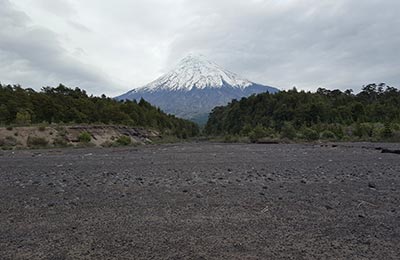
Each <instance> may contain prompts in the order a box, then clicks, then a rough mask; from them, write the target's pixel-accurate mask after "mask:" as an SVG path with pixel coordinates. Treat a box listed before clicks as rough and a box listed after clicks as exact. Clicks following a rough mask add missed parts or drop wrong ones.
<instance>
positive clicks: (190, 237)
mask: <svg viewBox="0 0 400 260" xmlns="http://www.w3.org/2000/svg"><path fill="white" fill-rule="evenodd" d="M377 147H379V148H381V147H384V148H382V149H386V148H387V149H398V148H399V145H398V144H368V143H363V144H353V143H343V144H334V145H330V144H323V145H311V144H308V145H307V144H254V145H247V144H215V143H189V144H178V145H157V146H144V147H136V148H134V147H132V148H106V149H99V148H90V149H64V150H35V151H0V198H1V199H0V259H13V260H14V259H400V225H399V223H400V156H399V155H398V154H393V153H381V149H377Z"/></svg>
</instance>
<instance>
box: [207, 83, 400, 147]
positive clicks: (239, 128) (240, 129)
mask: <svg viewBox="0 0 400 260" xmlns="http://www.w3.org/2000/svg"><path fill="white" fill-rule="evenodd" d="M399 130H400V91H399V90H398V89H396V88H392V87H389V86H386V85H385V84H383V83H382V84H379V85H377V84H370V85H367V86H365V87H363V89H362V91H361V92H360V93H359V94H356V95H355V94H352V91H350V90H348V91H345V92H342V91H339V90H333V91H330V90H326V89H318V91H317V92H316V93H311V92H304V91H301V92H299V91H297V90H296V89H293V90H289V91H282V92H279V93H276V94H269V93H265V94H259V95H254V96H251V97H248V98H242V99H241V100H240V101H236V100H234V101H232V102H231V103H229V104H228V105H227V106H222V107H216V108H214V109H213V111H212V113H211V114H210V117H209V120H208V122H207V125H206V127H205V132H206V133H207V134H210V135H227V134H229V135H244V136H246V135H251V134H254V135H256V136H257V135H258V136H259V137H263V136H272V137H286V138H289V139H295V138H304V139H319V138H326V139H336V140H337V139H343V138H347V137H349V138H353V139H354V138H359V139H374V138H375V139H380V137H390V136H392V135H393V134H394V132H395V131H399Z"/></svg>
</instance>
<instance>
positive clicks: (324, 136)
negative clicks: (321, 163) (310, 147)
mask: <svg viewBox="0 0 400 260" xmlns="http://www.w3.org/2000/svg"><path fill="white" fill-rule="evenodd" d="M321 138H322V139H325V140H335V139H336V135H335V134H334V133H333V132H332V131H329V130H325V131H323V132H322V133H321Z"/></svg>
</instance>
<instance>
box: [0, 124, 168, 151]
mask: <svg viewBox="0 0 400 260" xmlns="http://www.w3.org/2000/svg"><path fill="white" fill-rule="evenodd" d="M84 132H86V133H88V134H89V136H90V141H88V142H86V143H85V145H92V146H111V145H112V144H113V143H115V142H116V141H117V140H118V139H119V138H120V137H121V136H126V137H128V138H129V140H130V142H131V143H133V144H144V143H149V142H151V139H152V138H159V137H160V134H159V133H158V132H156V131H152V130H148V129H144V128H132V127H124V126H104V125H100V126H95V125H92V126H32V127H7V128H6V127H0V149H1V148H3V149H21V148H29V147H41V146H42V147H43V146H45V147H52V146H53V147H54V146H56V147H57V146H79V145H83V143H82V140H80V135H81V134H82V133H84Z"/></svg>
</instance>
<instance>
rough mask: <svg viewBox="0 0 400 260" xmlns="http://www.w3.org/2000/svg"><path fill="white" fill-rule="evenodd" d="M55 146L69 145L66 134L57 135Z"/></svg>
mask: <svg viewBox="0 0 400 260" xmlns="http://www.w3.org/2000/svg"><path fill="white" fill-rule="evenodd" d="M53 145H54V146H59V147H65V146H68V141H67V139H66V138H65V136H60V135H59V136H57V137H56V138H55V139H54V141H53Z"/></svg>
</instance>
